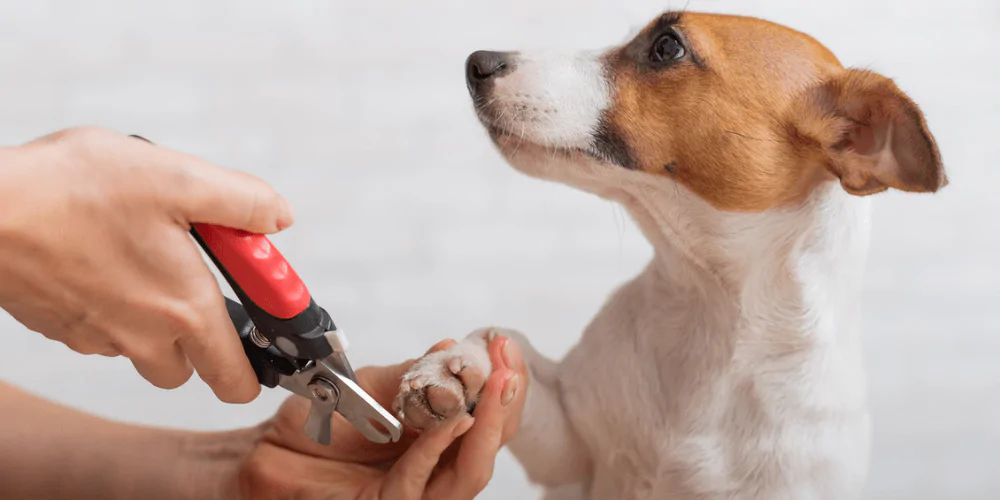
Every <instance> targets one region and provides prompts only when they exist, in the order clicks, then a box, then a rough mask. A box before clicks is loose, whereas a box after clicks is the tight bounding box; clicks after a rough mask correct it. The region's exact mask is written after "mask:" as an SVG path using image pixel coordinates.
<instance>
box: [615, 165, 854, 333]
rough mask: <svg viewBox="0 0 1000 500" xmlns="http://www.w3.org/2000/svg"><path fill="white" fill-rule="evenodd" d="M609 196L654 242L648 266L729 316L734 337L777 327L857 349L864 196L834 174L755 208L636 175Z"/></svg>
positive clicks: (665, 280)
mask: <svg viewBox="0 0 1000 500" xmlns="http://www.w3.org/2000/svg"><path fill="white" fill-rule="evenodd" d="M614 197H615V198H616V199H617V200H618V201H619V202H621V203H622V204H623V205H625V206H626V208H627V209H628V210H629V212H630V213H631V214H632V216H633V217H634V218H635V220H636V221H637V223H638V225H639V226H640V228H641V229H642V231H643V232H644V233H645V235H646V237H647V238H648V239H649V241H650V242H651V243H652V245H653V248H654V251H655V257H654V260H653V262H652V263H651V265H650V267H649V269H648V270H647V273H655V275H656V277H657V278H656V279H660V280H662V281H664V282H666V284H668V285H669V287H664V289H670V288H673V289H674V290H676V289H677V288H678V287H681V288H683V289H686V290H687V293H688V294H689V295H688V296H687V297H686V300H691V298H692V296H693V297H698V298H700V300H703V301H706V302H711V304H708V305H709V306H710V307H711V310H713V311H717V312H718V313H719V314H722V315H724V316H729V317H731V318H733V321H735V322H736V323H735V324H733V325H732V327H733V328H734V329H738V330H739V331H734V332H733V333H735V334H736V336H737V337H738V340H747V339H746V338H745V337H746V336H754V335H768V334H771V333H775V332H780V334H781V335H784V336H786V337H787V336H788V335H796V336H800V337H810V338H815V339H824V340H834V339H836V340H837V341H838V343H841V344H843V343H844V342H845V341H846V342H847V343H849V344H850V346H849V347H850V348H851V349H856V347H857V346H856V345H854V344H855V343H856V336H857V331H858V329H859V324H858V320H859V312H860V311H859V309H860V294H861V284H862V275H863V273H864V263H865V257H866V250H867V246H868V235H869V216H868V213H869V201H868V199H866V198H859V197H855V196H851V195H849V194H847V193H845V192H844V191H843V190H842V189H841V188H840V186H839V185H837V184H836V183H835V182H829V183H827V184H826V185H823V186H821V187H820V188H818V189H817V190H816V191H815V192H814V193H813V194H812V195H811V196H810V198H809V199H808V200H806V201H805V202H804V203H802V204H801V205H798V206H795V207H789V208H785V209H781V210H772V211H769V212H766V213H758V214H732V213H723V212H719V211H717V210H714V209H712V208H711V207H709V206H708V205H707V204H705V203H704V202H702V201H701V200H700V199H697V198H696V197H695V196H694V195H693V194H690V193H688V192H684V191H681V190H679V189H676V187H672V188H665V187H663V186H660V187H657V186H655V185H652V184H649V183H642V182H638V183H630V184H629V185H628V186H627V187H624V188H623V189H621V190H620V191H619V192H618V195H617V196H614ZM654 289H659V287H654ZM844 347H848V346H844Z"/></svg>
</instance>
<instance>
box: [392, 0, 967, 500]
mask: <svg viewBox="0 0 1000 500" xmlns="http://www.w3.org/2000/svg"><path fill="white" fill-rule="evenodd" d="M467 80H468V88H469V93H470V94H471V95H472V100H473V102H474V103H475V109H476V112H477V113H478V116H479V118H480V120H481V121H482V123H483V125H484V126H485V127H486V128H487V130H488V131H489V134H490V136H491V137H492V139H493V141H494V142H495V143H496V144H497V146H498V148H499V149H500V151H501V152H502V153H503V155H504V156H505V157H506V159H507V160H508V161H509V162H510V163H511V164H512V165H513V166H514V167H515V168H517V169H518V170H520V171H522V172H524V173H526V174H528V175H530V176H534V177H539V178H542V179H547V180H553V181H558V182H562V183H565V184H568V185H570V186H574V187H576V188H579V189H583V190H585V191H587V192H590V193H593V194H596V195H598V196H600V197H603V198H606V199H610V200H614V201H617V202H619V203H621V204H622V205H623V206H624V207H625V208H626V209H627V210H628V212H629V213H630V214H631V216H632V217H633V218H634V219H635V221H636V223H637V224H638V226H639V227H640V228H641V230H642V232H643V233H644V235H645V236H646V237H647V238H648V239H649V241H650V243H652V246H653V247H654V249H655V257H654V258H653V259H652V261H651V262H650V263H649V265H648V266H647V267H646V269H645V270H644V271H643V272H642V273H641V274H639V275H638V276H637V277H636V278H635V279H633V280H632V281H630V282H628V283H627V284H625V285H624V286H622V287H621V288H620V289H618V290H617V291H615V292H614V293H613V294H612V296H611V297H610V299H609V300H608V302H607V303H606V305H605V306H604V308H603V309H602V310H601V311H600V312H598V313H597V315H596V317H595V318H594V319H593V321H592V323H591V324H590V325H589V326H588V327H587V329H586V331H584V333H583V338H582V339H581V341H580V343H579V344H578V345H576V346H575V347H574V348H573V349H572V350H571V351H570V353H569V354H568V355H567V356H566V357H565V359H563V360H562V361H552V360H549V359H546V358H545V357H543V356H541V355H540V354H538V353H537V352H535V351H534V350H533V349H532V348H531V346H530V344H529V343H528V341H527V340H526V339H525V338H524V336H523V335H521V334H519V333H517V332H515V331H511V330H506V329H493V328H490V329H484V330H480V331H477V332H474V333H472V334H471V335H469V336H468V337H467V338H465V339H464V340H463V341H461V342H459V343H457V344H455V345H454V346H452V347H451V348H449V349H447V350H445V351H442V352H437V353H434V354H430V355H428V356H426V357H424V358H422V359H421V360H419V361H418V362H417V364H415V365H414V366H413V368H412V370H411V371H410V372H409V373H408V374H407V375H406V376H405V377H404V380H403V383H402V385H401V389H400V394H399V396H398V397H397V399H396V401H395V404H394V405H395V409H396V411H397V412H399V414H400V416H401V417H402V418H403V419H404V420H405V421H406V422H407V423H409V424H410V425H412V426H414V427H417V428H424V429H426V428H430V427H434V426H436V425H441V423H442V422H444V421H446V420H447V419H449V418H452V417H454V416H456V415H458V414H459V413H460V412H464V411H466V410H467V409H469V408H470V407H471V405H473V404H474V401H475V397H476V395H477V394H478V392H479V390H480V389H481V387H482V383H483V380H484V379H485V376H486V375H487V374H488V373H489V372H490V369H491V368H490V361H489V357H488V355H487V353H486V340H487V337H489V336H491V335H495V334H500V335H505V336H510V337H512V338H513V339H514V340H515V341H516V342H517V343H518V345H519V346H520V347H521V349H522V350H523V352H524V358H525V363H526V364H527V366H528V369H529V372H530V378H531V380H530V383H529V382H528V381H521V390H527V391H528V392H527V402H526V404H525V408H524V412H523V414H522V420H521V425H520V429H519V431H518V433H517V434H516V435H515V436H514V437H513V439H512V440H511V442H510V443H509V447H510V449H511V450H512V452H513V453H514V455H515V456H516V457H517V458H518V460H519V461H520V462H521V464H522V465H523V466H524V467H525V469H526V471H527V473H528V476H529V477H530V478H531V480H532V481H534V482H536V483H539V484H541V485H543V486H544V487H546V489H547V498H551V499H554V498H577V499H585V498H586V499H595V500H620V499H666V498H671V499H683V500H694V499H698V500H703V499H728V500H731V499H768V500H778V499H788V500H804V499H830V500H844V499H849V498H857V497H858V496H860V494H861V491H862V488H863V485H864V482H865V477H866V474H867V467H868V447H869V445H868V441H869V432H870V431H869V425H870V424H869V413H868V409H867V406H866V401H865V399H866V398H865V392H866V390H865V374H864V369H863V364H862V356H861V348H860V338H859V334H860V327H861V318H860V306H861V300H862V299H861V291H862V277H863V275H864V270H865V254H866V248H867V247H868V241H869V226H870V221H869V201H870V199H869V198H868V197H867V196H868V195H872V194H875V193H880V192H882V191H885V190H887V189H890V188H893V189H898V190H902V191H910V192H935V191H937V190H938V189H940V188H942V187H943V186H945V185H946V184H947V182H948V181H947V179H946V177H945V174H944V169H943V167H942V164H941V157H940V155H939V153H938V149H937V146H936V144H935V141H934V138H933V137H932V136H931V134H930V132H929V131H928V129H927V125H926V123H925V121H924V117H923V115H922V114H921V111H920V109H919V108H918V107H917V105H916V104H915V103H914V102H913V101H912V100H910V98H909V97H907V96H906V95H905V94H904V93H903V92H902V91H901V90H900V89H899V88H898V87H897V86H896V85H895V84H894V83H893V82H892V81H891V80H889V79H888V78H885V77H883V76H880V75H878V74H875V73H872V72H870V71H864V70H859V69H845V68H844V67H842V66H841V64H840V62H839V61H838V60H837V58H836V57H835V56H834V55H833V54H832V53H831V52H830V51H829V50H828V49H826V48H825V47H824V46H823V45H821V44H820V43H818V42H817V41H816V40H814V39H813V38H811V37H809V36H807V35H805V34H803V33H799V32H797V31H794V30H792V29H789V28H786V27H783V26H779V25H776V24H772V23H769V22H766V21H762V20H758V19H753V18H747V17H737V16H725V15H708V14H695V13H687V12H685V13H676V12H671V13H667V14H664V15H662V16H660V17H659V18H658V19H656V20H654V21H653V22H652V23H650V24H649V25H648V26H646V28H644V29H643V30H642V31H641V32H640V33H639V34H638V36H636V37H635V38H634V39H632V40H631V41H630V42H628V43H627V44H625V45H623V46H620V47H615V48H612V49H610V50H607V51H604V52H600V53H591V52H583V53H575V54H553V53H530V52H506V53H499V52H476V53H474V54H472V55H471V56H470V57H469V59H468V62H467Z"/></svg>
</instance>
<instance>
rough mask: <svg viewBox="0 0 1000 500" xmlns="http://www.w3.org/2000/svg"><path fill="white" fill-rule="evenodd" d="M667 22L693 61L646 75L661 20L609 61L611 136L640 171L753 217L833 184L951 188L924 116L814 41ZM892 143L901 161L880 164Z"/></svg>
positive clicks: (725, 24) (768, 27)
mask: <svg viewBox="0 0 1000 500" xmlns="http://www.w3.org/2000/svg"><path fill="white" fill-rule="evenodd" d="M667 16H673V17H672V19H673V20H672V21H669V22H674V21H676V22H675V24H674V26H675V31H676V32H678V33H679V34H680V35H681V37H682V38H683V40H684V42H685V43H684V45H685V46H686V47H687V48H688V52H689V53H688V55H687V56H686V57H685V58H684V59H682V60H680V61H678V62H677V63H676V64H674V65H672V66H670V67H666V68H656V67H650V66H648V65H644V64H643V62H644V58H645V57H646V56H647V54H648V51H649V47H650V46H651V44H652V43H653V41H654V40H655V38H656V37H657V36H658V35H659V34H660V33H661V31H658V29H657V26H662V25H663V22H664V21H663V20H662V19H661V20H660V21H656V22H653V23H651V24H650V25H649V26H648V27H647V28H646V29H645V30H643V32H641V33H640V34H639V35H638V36H636V38H635V39H633V40H632V41H631V42H630V43H628V44H626V45H625V46H623V47H621V48H618V49H616V50H613V51H612V52H610V53H608V54H607V56H606V62H607V65H608V68H609V72H610V74H611V77H612V81H613V83H614V85H615V90H616V92H615V95H616V97H615V102H614V103H613V106H612V108H611V109H610V110H609V113H608V115H607V118H606V120H607V122H608V123H607V126H608V127H610V128H611V129H613V130H615V131H616V133H617V134H618V135H620V136H621V137H622V139H623V140H624V142H625V145H626V146H627V148H628V150H629V152H630V153H631V155H632V157H633V160H634V163H635V167H636V168H639V169H642V170H645V171H647V172H652V173H657V174H661V175H669V176H672V177H674V178H675V179H676V180H677V181H678V182H680V183H682V184H683V185H685V186H686V187H688V188H689V189H691V190H692V191H693V192H695V193H696V194H698V195H699V196H701V197H702V198H703V199H705V200H706V201H708V202H709V203H711V204H712V205H713V206H715V207H716V208H719V209H723V210H734V211H753V212H756V211H762V210H766V209H769V208H773V207H777V206H781V205H785V204H789V203H796V202H799V201H801V200H803V199H804V198H805V197H806V196H807V195H808V194H809V193H810V192H811V191H812V189H813V188H814V187H815V186H816V185H818V184H819V183H820V182H821V181H823V180H825V179H829V178H831V176H830V174H831V173H832V174H833V175H836V176H838V177H840V178H841V180H842V183H843V185H844V187H845V188H846V189H847V190H848V191H850V192H852V193H855V194H871V193H875V192H879V191H882V190H885V189H886V188H887V187H894V188H899V189H904V190H908V191H935V190H937V189H938V188H940V187H941V186H943V185H944V184H945V183H946V181H945V180H944V175H943V168H942V167H941V161H940V156H939V155H938V153H937V146H936V145H935V144H934V139H933V137H932V136H931V135H930V133H929V132H928V131H927V127H926V124H925V123H924V118H923V116H922V115H921V113H920V110H919V109H918V108H917V107H916V105H915V104H913V102H912V101H911V100H910V99H909V98H907V97H906V96H905V95H904V94H903V93H902V92H901V91H899V89H898V88H896V86H895V85H894V84H893V83H892V82H891V81H890V80H888V79H886V78H884V77H880V76H878V75H875V74H873V73H867V72H861V71H858V70H844V69H843V67H842V66H841V64H840V62H839V61H838V60H837V58H836V57H835V56H834V55H833V54H832V53H831V52H830V51H829V50H828V49H826V48H825V47H823V46H822V45H821V44H819V43H818V42H817V41H816V40H814V39H813V38H811V37H809V36H808V35H805V34H803V33H800V32H798V31H795V30H792V29H790V28H787V27H784V26H780V25H777V24H773V23H770V22H767V21H763V20H759V19H750V18H745V17H738V16H726V15H714V14H693V13H685V14H683V15H679V16H678V15H677V14H668V15H667ZM890 124H891V125H892V134H891V136H887V135H886V132H887V130H888V125H890ZM887 137H892V138H893V141H892V146H893V147H892V148H891V151H890V153H892V154H890V155H889V156H888V157H886V156H885V155H881V156H880V155H879V153H880V152H881V151H882V150H881V149H879V146H881V145H884V144H885V143H886V138H887ZM862 150H863V151H862ZM879 158H881V163H879ZM893 160H894V161H893ZM803 165H807V167H803Z"/></svg>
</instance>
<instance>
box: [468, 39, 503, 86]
mask: <svg viewBox="0 0 1000 500" xmlns="http://www.w3.org/2000/svg"><path fill="white" fill-rule="evenodd" d="M511 65H512V58H511V56H510V54H508V53H506V52H490V51H488V50H480V51H477V52H473V53H472V55H470V56H469V58H468V59H466V60H465V81H466V82H467V83H468V85H469V92H471V93H472V94H473V95H475V94H478V93H479V92H481V91H482V90H483V87H485V86H486V84H487V83H488V82H490V81H491V80H492V79H493V78H495V77H498V76H500V75H501V74H503V73H505V72H507V71H509V70H510V69H511Z"/></svg>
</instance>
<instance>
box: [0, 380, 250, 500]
mask: <svg viewBox="0 0 1000 500" xmlns="http://www.w3.org/2000/svg"><path fill="white" fill-rule="evenodd" d="M0 422H3V425H0V497H2V498H5V499H20V498H25V499H27V498H66V499H71V498H81V499H83V498H101V499H116V498H123V499H125V498H128V499H131V498H144V499H157V498H165V499H166V498H169V499H213V498H228V497H232V495H233V492H232V491H229V488H230V487H231V486H232V485H233V484H235V481H234V479H235V475H236V473H237V471H238V469H239V466H240V464H242V462H243V461H244V460H245V458H246V456H247V455H248V454H249V453H250V451H251V450H252V449H253V446H254V445H255V443H256V441H257V439H258V438H259V434H260V432H259V431H258V430H255V429H251V430H244V431H236V432H226V433H193V432H183V431H172V430H164V429H155V428H148V427H141V426H134V425H126V424H121V423H116V422H111V421H108V420H105V419H102V418H98V417H95V416H93V415H88V414H85V413H82V412H79V411H76V410H73V409H70V408H67V407H64V406H60V405H58V404H55V403H52V402H49V401H45V400H43V399H40V398H37V397H35V396H32V395H30V394H28V393H25V392H23V391H21V390H18V389H16V388H14V387H11V386H9V385H6V384H4V383H2V382H0Z"/></svg>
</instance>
